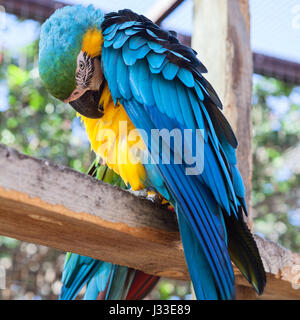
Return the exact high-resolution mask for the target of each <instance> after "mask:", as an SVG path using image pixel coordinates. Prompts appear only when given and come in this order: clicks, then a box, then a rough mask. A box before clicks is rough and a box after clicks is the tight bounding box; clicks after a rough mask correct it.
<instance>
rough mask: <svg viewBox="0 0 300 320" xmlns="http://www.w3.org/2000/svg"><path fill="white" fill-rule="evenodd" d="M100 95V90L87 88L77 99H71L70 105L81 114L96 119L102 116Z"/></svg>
mask: <svg viewBox="0 0 300 320" xmlns="http://www.w3.org/2000/svg"><path fill="white" fill-rule="evenodd" d="M100 96H101V92H100V90H97V91H92V90H88V91H86V92H85V93H84V94H83V95H82V96H81V97H80V98H78V99H77V100H74V101H71V102H70V105H71V106H72V107H73V108H74V109H75V110H76V111H77V112H79V113H80V114H81V115H83V116H85V117H87V118H92V119H98V118H101V117H102V116H103V109H102V108H101V106H99V100H100Z"/></svg>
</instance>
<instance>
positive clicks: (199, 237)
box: [39, 6, 266, 299]
mask: <svg viewBox="0 0 300 320" xmlns="http://www.w3.org/2000/svg"><path fill="white" fill-rule="evenodd" d="M39 71H40V76H41V78H42V80H43V82H44V84H45V86H46V88H47V89H48V90H49V92H50V93H51V94H52V95H53V96H55V97H56V98H58V99H60V100H62V101H64V102H66V103H69V104H70V105H71V106H72V107H73V108H74V109H75V110H76V111H77V112H78V113H79V115H80V117H81V119H82V121H83V123H84V126H85V128H86V131H87V134H88V137H89V140H90V142H91V146H92V148H93V150H94V151H95V153H96V154H97V155H98V156H99V157H100V158H101V159H102V161H103V162H104V163H105V164H106V165H107V166H108V168H109V169H110V170H112V171H113V172H114V173H115V174H117V175H119V176H120V177H121V178H122V180H123V181H124V183H125V185H126V186H128V187H129V186H130V188H131V189H133V190H140V189H144V188H146V189H148V190H152V191H154V192H156V193H157V194H159V195H160V196H161V197H163V198H164V199H166V201H168V202H169V203H171V204H172V206H173V207H174V209H175V211H176V215H177V219H178V224H179V230H180V234H181V239H182V243H183V248H184V254H185V258H186V262H187V265H188V268H189V273H190V276H191V279H192V282H193V286H194V289H195V293H196V296H197V298H198V299H232V298H234V297H235V287H234V274H233V268H232V264H231V260H232V261H233V262H234V264H235V265H236V266H237V267H238V268H239V269H240V271H241V273H242V274H243V275H244V276H245V277H246V279H247V280H248V281H249V282H250V283H251V284H252V285H253V287H254V289H255V290H256V291H257V293H258V294H261V293H262V291H263V288H264V286H265V282H266V278H265V272H264V268H263V265H262V262H261V258H260V256H259V253H258V250H257V247H256V244H255V241H254V239H253V237H252V234H251V233H250V231H249V229H248V227H247V225H246V223H245V222H244V215H247V208H246V203H245V190H244V185H243V181H242V178H241V176H240V174H239V171H238V169H237V161H236V153H235V149H236V147H237V140H236V137H235V135H234V133H233V131H232V129H231V127H230V125H229V124H228V122H227V120H226V119H225V117H224V115H223V113H222V111H221V109H222V104H221V102H220V100H219V98H218V96H217V94H216V93H215V91H214V89H213V88H212V86H211V85H210V84H209V83H208V81H207V80H206V79H205V78H204V77H203V75H202V74H203V73H205V72H206V71H207V70H206V68H205V67H204V66H203V65H202V64H201V62H200V61H199V60H198V59H197V57H196V52H195V51H194V50H192V49H191V48H189V47H187V46H184V45H182V44H181V43H179V41H178V40H177V38H176V34H175V33H174V32H168V31H164V30H162V29H160V28H159V27H158V26H157V25H155V24H154V23H153V22H152V21H150V20H149V19H147V18H146V17H144V16H142V15H138V14H136V13H134V12H132V11H130V10H121V11H119V12H113V13H109V14H106V15H103V13H102V12H101V10H96V9H95V8H94V7H93V6H88V7H83V6H68V7H64V8H62V9H59V10H57V11H56V12H55V13H54V14H53V15H52V16H51V17H50V18H49V19H48V20H47V21H46V22H45V23H44V24H43V26H42V30H41V38H40V51H39ZM124 123H126V130H124V126H123V124H124ZM157 132H159V134H158V135H157ZM154 133H155V134H154ZM167 133H171V134H169V135H168V134H167ZM183 146H184V147H183ZM200 146H201V147H200ZM166 147H168V148H166ZM199 148H200V151H199ZM195 154H196V156H195ZM198 156H200V158H201V161H200V160H199V162H197V161H196V160H197V159H198V158H197V157H198ZM71 257H72V256H71ZM74 257H75V259H76V257H78V256H74ZM70 259H71V258H69V260H67V263H66V268H65V274H64V279H63V280H64V284H65V286H66V285H67V286H68V287H69V288H70V286H72V284H74V283H75V286H76V283H79V282H80V281H81V282H80V283H82V282H84V280H82V279H85V278H86V277H88V278H89V281H92V280H90V279H93V281H92V282H95V283H97V282H98V287H99V288H100V289H99V290H98V294H100V295H101V292H104V291H105V288H108V287H109V286H111V285H112V283H113V284H115V287H116V290H117V291H118V290H119V291H120V292H124V287H122V286H121V287H119V288H117V285H118V281H117V280H116V281H115V282H114V281H113V280H114V276H113V273H111V269H109V268H113V265H111V264H108V265H110V267H105V264H106V263H105V262H98V263H100V264H102V265H103V267H102V268H100V267H99V266H98V267H97V268H98V269H97V270H98V273H99V277H98V278H97V277H95V274H93V275H92V278H91V275H90V274H91V271H90V270H91V269H92V268H93V263H96V262H95V260H92V261H91V263H86V262H85V261H82V262H78V261H75V262H74V261H71V262H70ZM78 259H83V260H84V259H85V258H84V257H79V258H78ZM87 259H88V258H87ZM68 261H69V262H68ZM73 265H76V266H77V267H78V266H80V265H81V266H83V268H82V267H81V269H80V268H79V269H80V272H79V271H78V270H77V271H76V272H77V273H76V272H74V268H73V269H72V267H71V271H68V268H69V269H70V266H73ZM117 269H118V268H117ZM68 272H69V274H71V278H73V279H70V277H69V276H68ZM108 274H110V275H112V276H108ZM87 275H88V276H87ZM103 275H104V276H103ZM118 276H119V275H118V274H117V275H116V279H117V277H118ZM127 276H128V277H129V278H130V276H129V275H128V273H127V275H126V277H127ZM123 277H124V275H123ZM78 279H79V280H78ZM130 279H131V278H130ZM125 282H126V281H125ZM99 283H100V285H99ZM126 288H128V286H127V287H126ZM126 290H127V289H126ZM126 290H125V291H126ZM119 296H120V297H124V296H126V294H125V295H124V294H123V295H119ZM106 298H109V297H108V296H107V295H106Z"/></svg>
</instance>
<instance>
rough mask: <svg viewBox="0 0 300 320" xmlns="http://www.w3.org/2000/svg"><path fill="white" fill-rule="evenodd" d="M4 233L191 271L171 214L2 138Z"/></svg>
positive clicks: (176, 272) (169, 271) (162, 269)
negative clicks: (29, 153) (27, 153)
mask: <svg viewBox="0 0 300 320" xmlns="http://www.w3.org/2000/svg"><path fill="white" fill-rule="evenodd" d="M0 234H2V235H5V236H9V237H13V238H17V239H20V240H24V241H28V242H34V243H38V244H42V245H46V246H50V247H53V248H56V249H60V250H63V251H73V252H77V253H81V254H83V255H87V256H91V257H94V258H99V259H103V260H105V261H110V262H115V263H118V264H121V265H127V266H130V267H134V268H136V269H140V270H144V271H145V272H148V273H153V274H158V275H161V276H164V275H165V276H168V277H171V278H172V277H173V278H179V279H186V278H187V277H188V272H187V268H186V265H185V261H184V256H183V251H182V246H181V242H180V237H179V234H178V229H177V223H176V219H175V215H174V214H172V213H170V212H167V211H166V210H163V209H161V208H159V207H157V206H155V205H154V204H153V203H151V202H150V201H147V200H145V199H140V198H137V197H136V196H134V195H132V194H130V193H129V192H126V191H123V190H121V189H119V188H116V187H112V186H110V185H107V184H105V183H102V182H101V181H97V180H95V179H93V178H91V177H89V176H87V175H83V174H80V173H78V172H76V171H74V170H71V169H70V168H66V167H62V166H58V165H55V164H52V163H50V162H48V161H45V160H38V159H35V158H32V157H28V156H25V155H23V154H20V153H18V152H17V151H15V150H13V149H8V148H6V147H4V146H3V145H0Z"/></svg>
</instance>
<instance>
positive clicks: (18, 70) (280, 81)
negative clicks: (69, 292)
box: [0, 0, 300, 299]
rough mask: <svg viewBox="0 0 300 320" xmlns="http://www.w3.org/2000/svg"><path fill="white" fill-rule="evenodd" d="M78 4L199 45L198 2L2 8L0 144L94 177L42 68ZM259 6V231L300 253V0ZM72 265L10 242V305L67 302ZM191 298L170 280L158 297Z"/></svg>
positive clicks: (254, 4)
mask: <svg viewBox="0 0 300 320" xmlns="http://www.w3.org/2000/svg"><path fill="white" fill-rule="evenodd" d="M75 3H76V4H77V3H81V4H85V5H87V4H90V3H92V4H94V5H95V6H97V7H100V8H101V9H102V10H103V11H104V12H110V11H114V10H119V9H123V8H130V9H132V10H134V11H136V12H137V13H141V14H144V15H146V16H153V15H155V16H156V17H157V23H159V24H160V25H161V26H162V27H163V28H166V29H170V30H175V31H176V32H177V33H178V34H179V37H180V39H181V40H182V41H184V42H185V43H189V42H190V36H191V35H192V32H193V1H192V0H185V1H173V2H172V3H173V6H172V7H168V3H170V1H164V0H143V1H138V0H126V1H124V0H110V1H106V0H97V1H96V0H94V1H93V0H68V1H67V0H64V3H62V2H59V1H53V0H40V1H38V0H7V1H5V0H0V143H3V144H6V145H8V146H11V147H14V148H16V149H18V150H19V151H21V152H24V153H26V154H28V155H32V156H35V157H39V158H47V159H51V160H54V161H55V162H58V163H60V164H63V165H67V166H70V167H72V168H74V169H76V170H79V171H82V172H85V171H86V170H87V169H88V167H89V166H90V164H91V162H92V160H93V159H94V155H93V153H92V151H91V150H90V146H89V143H88V140H87V137H86V134H85V131H84V130H83V128H82V126H81V124H80V121H79V120H78V119H77V118H76V117H75V112H74V111H73V109H71V108H67V107H66V105H64V104H62V103H60V102H59V101H58V100H55V99H54V98H52V97H50V96H49V95H48V94H47V92H46V90H45V88H44V87H43V85H42V83H41V80H40V79H39V74H38V69H37V53H38V38H39V30H40V26H41V22H43V21H44V20H45V19H46V18H47V17H48V16H49V15H50V14H51V13H52V12H53V11H54V10H55V9H56V8H59V7H61V6H63V5H65V4H75ZM249 3H250V14H251V43H252V49H253V61H254V75H253V100H252V117H253V189H252V202H253V214H254V230H255V232H256V233H258V234H259V235H260V236H263V237H265V238H266V239H270V240H273V241H275V242H278V243H280V244H282V245H283V246H285V247H287V248H290V249H292V250H293V251H296V252H299V247H300V232H299V230H300V0H289V1H281V0H264V1H260V0H250V1H249ZM161 8H165V9H164V10H162V9H161ZM159 10H160V11H159ZM158 13H159V14H158ZM198 57H199V58H200V60H201V54H199V55H198ZM63 262H64V252H60V251H57V250H54V249H50V248H47V247H44V246H38V245H35V244H31V243H26V242H21V241H18V240H15V239H11V238H7V237H1V236H0V267H1V268H2V270H4V269H5V272H6V288H5V289H3V290H1V289H0V299H57V295H58V294H59V291H60V288H61V282H60V277H61V271H62V267H63ZM190 297H191V296H190V284H189V283H188V282H183V281H170V280H168V279H161V280H160V282H159V284H158V285H157V287H156V288H155V290H154V291H153V292H152V294H151V295H150V296H149V297H148V298H151V299H188V298H190Z"/></svg>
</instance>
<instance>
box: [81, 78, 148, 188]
mask: <svg viewBox="0 0 300 320" xmlns="http://www.w3.org/2000/svg"><path fill="white" fill-rule="evenodd" d="M99 103H100V104H101V105H102V106H103V109H104V115H103V117H102V118H100V119H89V118H86V117H84V116H81V118H82V121H83V123H84V125H85V128H86V132H87V134H88V137H89V140H90V142H91V146H92V149H93V150H94V151H95V153H96V154H97V155H99V156H100V157H101V158H102V160H103V161H104V162H105V163H106V164H107V166H108V167H109V168H111V169H113V170H114V171H115V172H116V173H117V174H119V175H120V176H121V177H122V179H123V180H124V182H125V183H126V184H128V183H129V184H130V186H131V188H132V189H133V190H139V189H142V188H144V182H145V179H146V171H145V168H144V166H143V164H142V163H141V161H140V156H141V155H142V154H143V152H144V151H145V149H146V148H145V145H144V143H143V140H142V138H141V136H140V135H139V133H138V131H137V130H136V128H135V127H134V125H133V123H132V122H131V120H130V119H129V117H128V115H127V113H126V111H125V110H124V107H123V106H122V105H121V104H119V103H118V104H117V106H116V105H115V104H114V102H113V99H112V97H111V94H110V91H109V88H108V85H107V83H106V84H105V88H104V90H103V93H102V95H101V98H100V102H99ZM125 126H126V127H125Z"/></svg>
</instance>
